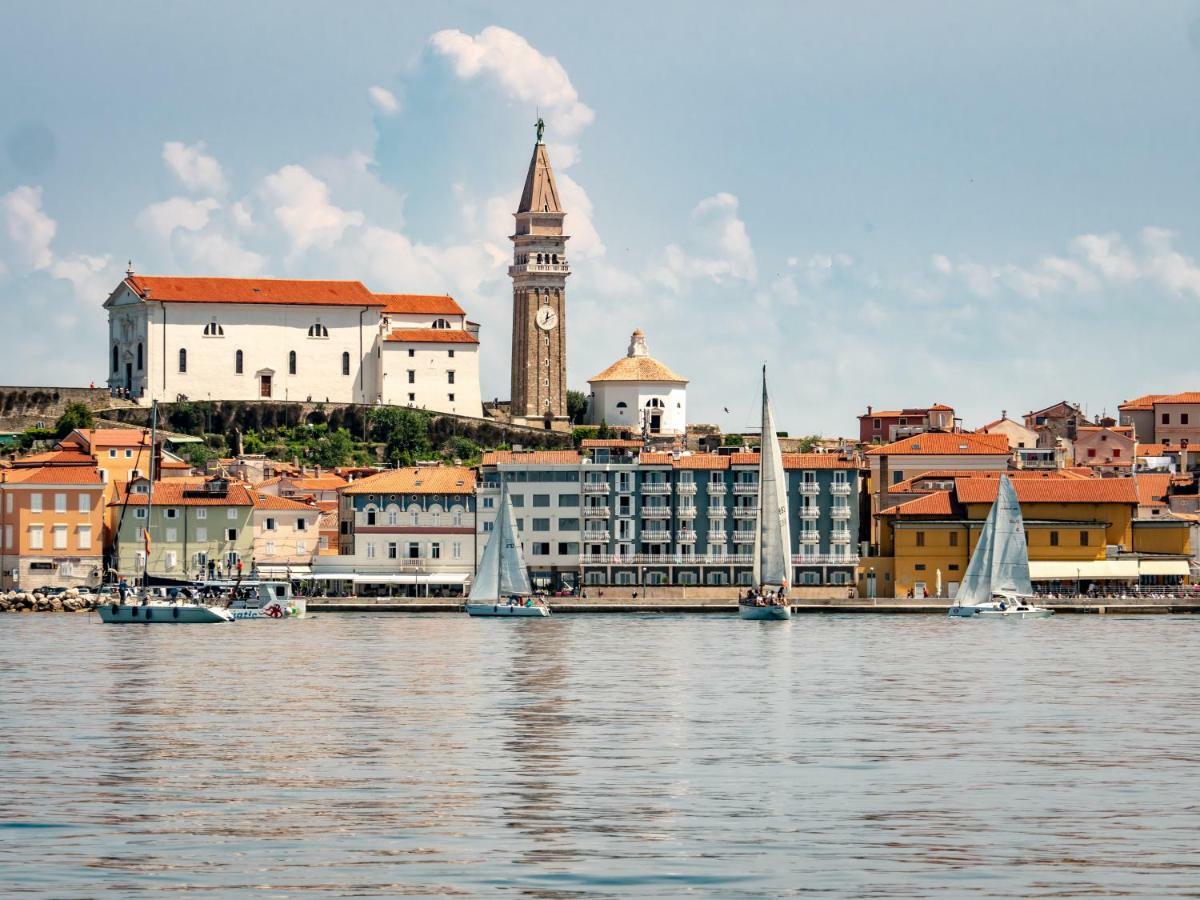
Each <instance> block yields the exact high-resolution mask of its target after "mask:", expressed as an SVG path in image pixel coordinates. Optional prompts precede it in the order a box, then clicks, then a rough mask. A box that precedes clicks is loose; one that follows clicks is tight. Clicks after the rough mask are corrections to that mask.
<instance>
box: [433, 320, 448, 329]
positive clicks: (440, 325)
mask: <svg viewBox="0 0 1200 900" xmlns="http://www.w3.org/2000/svg"><path fill="white" fill-rule="evenodd" d="M433 327H434V328H449V327H450V323H449V322H447V321H446V320H445V319H437V320H436V321H435V322H434V323H433Z"/></svg>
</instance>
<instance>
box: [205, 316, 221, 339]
mask: <svg viewBox="0 0 1200 900" xmlns="http://www.w3.org/2000/svg"><path fill="white" fill-rule="evenodd" d="M204 336H205V337H225V329H224V328H222V327H221V326H220V325H219V324H217V320H216V319H213V320H212V321H211V322H209V323H208V324H207V325H205V326H204Z"/></svg>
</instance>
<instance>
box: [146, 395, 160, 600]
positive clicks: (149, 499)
mask: <svg viewBox="0 0 1200 900" xmlns="http://www.w3.org/2000/svg"><path fill="white" fill-rule="evenodd" d="M157 447H158V401H157V400H154V401H152V402H151V404H150V484H149V485H148V487H147V490H146V534H145V535H143V538H144V539H143V541H142V546H143V547H145V548H146V562H145V564H144V565H143V566H142V588H143V589H145V588H147V587H149V586H150V550H151V548H152V541H153V539H152V538H150V522H151V521H152V520H153V519H154V451H155V450H156V449H157Z"/></svg>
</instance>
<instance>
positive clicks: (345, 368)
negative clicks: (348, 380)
mask: <svg viewBox="0 0 1200 900" xmlns="http://www.w3.org/2000/svg"><path fill="white" fill-rule="evenodd" d="M342 374H343V375H349V374H350V354H349V352H344V353H342Z"/></svg>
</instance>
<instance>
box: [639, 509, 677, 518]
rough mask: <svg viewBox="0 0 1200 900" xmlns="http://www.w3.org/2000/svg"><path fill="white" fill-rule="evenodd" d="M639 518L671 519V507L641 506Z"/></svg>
mask: <svg viewBox="0 0 1200 900" xmlns="http://www.w3.org/2000/svg"><path fill="white" fill-rule="evenodd" d="M641 516H642V518H643V519H669V518H671V507H669V506H643V507H642V512H641Z"/></svg>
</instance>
